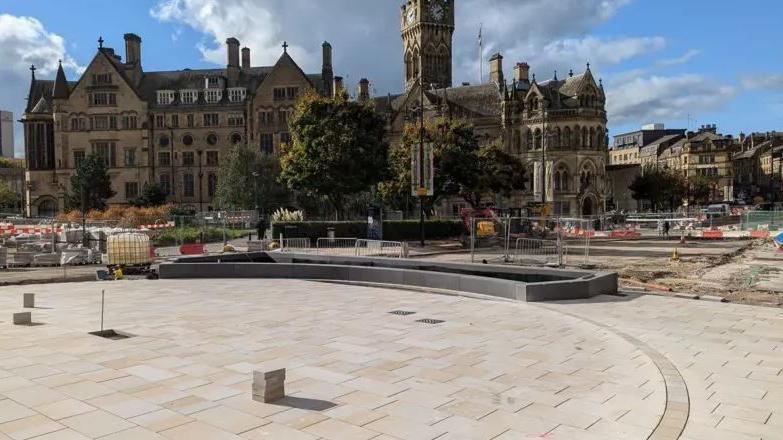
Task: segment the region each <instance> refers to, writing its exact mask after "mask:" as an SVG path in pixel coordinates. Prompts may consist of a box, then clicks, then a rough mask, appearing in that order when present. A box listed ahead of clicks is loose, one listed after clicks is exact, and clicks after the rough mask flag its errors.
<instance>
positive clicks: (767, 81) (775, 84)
mask: <svg viewBox="0 0 783 440" xmlns="http://www.w3.org/2000/svg"><path fill="white" fill-rule="evenodd" d="M741 83H742V87H744V88H746V89H749V90H783V74H779V73H770V74H758V75H747V76H744V77H743V78H742V79H741Z"/></svg>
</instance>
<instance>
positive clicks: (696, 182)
mask: <svg viewBox="0 0 783 440" xmlns="http://www.w3.org/2000/svg"><path fill="white" fill-rule="evenodd" d="M713 184H714V181H713V180H712V179H710V178H709V177H707V176H692V177H689V178H688V187H687V188H688V189H687V197H688V204H689V205H702V204H705V203H707V202H709V201H710V196H712V186H713Z"/></svg>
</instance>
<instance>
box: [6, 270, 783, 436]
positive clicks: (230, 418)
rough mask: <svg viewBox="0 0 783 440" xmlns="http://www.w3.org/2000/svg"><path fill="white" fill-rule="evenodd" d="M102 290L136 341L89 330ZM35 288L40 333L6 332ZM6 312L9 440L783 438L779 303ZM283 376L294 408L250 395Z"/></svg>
mask: <svg viewBox="0 0 783 440" xmlns="http://www.w3.org/2000/svg"><path fill="white" fill-rule="evenodd" d="M101 289H106V308H105V317H104V319H105V326H106V328H111V329H114V330H117V331H120V332H122V333H126V334H130V335H132V336H133V337H131V338H128V339H123V340H110V339H104V338H101V337H97V336H93V335H90V334H88V332H92V331H96V330H99V327H100V304H101ZM24 292H35V293H36V306H38V307H39V308H37V309H33V310H32V312H33V321H34V322H35V323H37V324H39V325H33V326H14V325H12V323H11V314H12V313H13V312H19V311H23V309H22V293H24ZM0 310H3V313H4V315H2V316H0V439H6V438H10V439H26V438H36V439H65V440H69V439H84V438H104V439H112V440H114V439H147V438H149V439H186V440H198V439H286V440H287V439H291V440H297V439H328V440H352V439H361V440H364V439H375V440H389V439H400V440H408V439H413V440H415V439H439V440H445V439H498V440H511V439H526V438H531V439H535V438H546V439H587V440H590V439H604V440H605V439H645V438H648V437H650V438H660V439H666V438H677V436H678V435H679V433H680V431H681V430H682V427H683V426H684V427H685V428H684V433H683V434H682V436H681V438H687V439H691V440H713V439H760V438H763V439H775V438H781V437H783V434H781V433H783V376H781V375H780V373H781V369H783V336H782V335H783V317H781V312H780V310H779V309H773V308H763V307H751V306H739V305H731V304H719V303H709V302H701V301H689V300H683V299H676V298H663V297H655V296H640V297H628V298H619V297H598V298H595V299H592V300H583V301H574V302H561V303H545V304H525V303H517V302H511V301H504V300H498V299H486V298H473V297H463V296H450V295H438V294H430V293H422V292H412V291H401V290H396V289H387V288H373V287H362V286H348V285H341V284H327V283H318V282H309V281H295V280H198V281H183V280H177V281H168V280H159V281H118V282H111V283H96V282H91V283H71V284H51V285H40V286H13V287H3V288H0ZM27 310H30V309H27ZM391 311H410V312H415V314H409V315H400V314H392V313H389V312H391ZM427 318H429V319H436V320H442V321H443V322H442V323H438V324H428V323H421V322H416V321H417V320H421V319H427ZM278 368H286V393H287V397H286V398H284V399H283V400H280V401H277V402H275V403H266V404H265V403H260V402H256V401H254V400H252V395H251V382H252V376H253V374H252V373H253V371H254V370H261V371H270V370H275V369H278Z"/></svg>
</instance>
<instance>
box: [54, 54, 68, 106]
mask: <svg viewBox="0 0 783 440" xmlns="http://www.w3.org/2000/svg"><path fill="white" fill-rule="evenodd" d="M70 93H71V92H70V90H69V88H68V80H67V79H66V78H65V71H64V70H63V62H62V60H59V65H58V66H57V77H56V78H55V80H54V90H52V97H53V98H55V99H67V98H68V95H69V94H70Z"/></svg>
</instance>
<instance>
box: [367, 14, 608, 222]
mask: <svg viewBox="0 0 783 440" xmlns="http://www.w3.org/2000/svg"><path fill="white" fill-rule="evenodd" d="M455 7H456V6H455V1H454V0H409V1H408V2H407V3H406V4H404V5H403V6H402V10H401V35H402V41H403V48H404V59H403V64H404V77H405V85H406V87H405V92H403V93H401V94H397V95H389V96H386V97H379V98H375V99H374V103H375V106H376V108H377V109H378V111H380V112H382V113H384V114H385V115H386V117H387V121H388V122H387V123H388V126H387V131H388V134H389V139H390V141H391V142H392V143H394V142H399V141H400V139H401V136H402V132H403V128H404V125H405V124H406V123H407V122H412V121H414V120H415V119H416V117H417V116H416V115H417V114H418V111H419V109H420V108H423V109H424V114H425V118H434V117H451V118H464V119H467V120H469V121H470V122H471V123H472V124H473V125H474V126H475V129H476V132H477V134H478V135H479V137H480V138H481V140H482V142H496V141H498V140H500V141H501V142H502V143H503V145H504V146H505V148H506V149H507V151H509V152H512V153H514V154H516V155H518V156H519V157H520V159H522V161H523V162H524V163H525V166H526V167H527V170H528V177H529V179H530V184H529V185H528V188H527V189H526V191H523V192H520V193H518V194H515V195H514V196H513V197H511V198H509V199H500V198H498V199H496V200H495V201H494V205H495V206H498V207H523V206H525V205H526V204H527V203H528V202H531V201H540V200H541V199H542V195H543V196H545V198H544V200H546V201H547V202H548V203H551V204H552V207H553V210H554V212H555V213H556V214H560V215H565V216H576V215H592V214H597V213H600V212H602V211H603V209H604V204H605V202H606V187H607V185H606V182H607V180H606V160H607V151H608V150H607V136H606V111H605V104H606V97H605V95H604V90H603V87H602V85H601V84H600V82H599V83H597V82H596V81H595V79H594V77H593V74H592V72H591V71H590V67H589V65H588V67H587V70H586V71H585V72H584V73H582V74H578V75H574V74H573V73H569V74H568V76H567V77H566V78H565V79H558V78H557V75H556V74H555V75H554V77H553V78H552V79H551V80H546V81H537V80H536V78H535V75H533V77H532V78H531V77H530V73H529V72H530V66H528V65H527V64H526V63H517V64H516V66H515V67H514V78H513V79H512V80H511V81H510V82H509V81H507V80H506V79H505V78H504V74H503V57H502V56H501V55H500V54H495V55H493V56H492V58H491V59H490V65H489V73H490V76H489V82H486V83H485V82H483V81H482V84H478V85H467V84H464V85H461V86H456V87H455V86H453V85H452V71H451V69H452V53H453V50H452V35H453V33H454V26H455V23H454V10H455ZM422 88H423V89H424V90H422ZM422 97H423V102H422ZM541 173H545V174H544V176H545V178H544V179H543V180H544V181H545V188H542V178H541V177H542V176H541ZM542 192H543V194H542ZM447 203H448V204H449V205H450V206H447V207H446V210H448V211H450V213H456V212H457V211H458V209H457V208H459V207H461V205H460V202H459V201H458V200H451V201H449V202H447Z"/></svg>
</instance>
